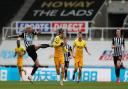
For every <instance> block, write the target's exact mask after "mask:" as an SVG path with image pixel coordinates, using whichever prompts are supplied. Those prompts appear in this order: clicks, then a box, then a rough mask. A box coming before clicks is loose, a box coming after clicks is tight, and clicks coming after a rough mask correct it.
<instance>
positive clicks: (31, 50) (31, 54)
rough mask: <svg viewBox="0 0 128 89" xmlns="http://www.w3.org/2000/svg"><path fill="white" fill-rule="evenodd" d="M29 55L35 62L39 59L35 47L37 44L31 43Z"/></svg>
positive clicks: (28, 50)
mask: <svg viewBox="0 0 128 89" xmlns="http://www.w3.org/2000/svg"><path fill="white" fill-rule="evenodd" d="M26 51H27V53H28V55H29V56H30V57H31V58H32V60H33V61H34V62H35V61H36V59H37V53H36V49H35V45H30V46H28V47H27V49H26Z"/></svg>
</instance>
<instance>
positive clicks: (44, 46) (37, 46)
mask: <svg viewBox="0 0 128 89" xmlns="http://www.w3.org/2000/svg"><path fill="white" fill-rule="evenodd" d="M47 47H51V46H50V45H49V44H40V45H35V49H36V51H37V50H38V49H40V48H47Z"/></svg>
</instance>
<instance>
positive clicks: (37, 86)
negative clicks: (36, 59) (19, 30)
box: [0, 81, 128, 89]
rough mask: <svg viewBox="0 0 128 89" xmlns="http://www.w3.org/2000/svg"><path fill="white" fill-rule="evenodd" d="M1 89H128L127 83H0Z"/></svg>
mask: <svg viewBox="0 0 128 89" xmlns="http://www.w3.org/2000/svg"><path fill="white" fill-rule="evenodd" d="M0 89H128V84H127V83H120V84H116V83H113V82H109V83H108V82H80V83H79V84H77V83H76V82H65V83H64V86H60V85H59V83H58V82H34V84H31V83H30V82H18V81H12V82H0Z"/></svg>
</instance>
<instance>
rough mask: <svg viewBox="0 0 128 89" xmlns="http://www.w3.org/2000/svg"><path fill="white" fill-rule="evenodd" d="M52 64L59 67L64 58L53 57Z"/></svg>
mask: <svg viewBox="0 0 128 89" xmlns="http://www.w3.org/2000/svg"><path fill="white" fill-rule="evenodd" d="M54 62H55V66H56V67H60V65H62V64H64V57H54Z"/></svg>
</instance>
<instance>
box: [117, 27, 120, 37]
mask: <svg viewBox="0 0 128 89" xmlns="http://www.w3.org/2000/svg"><path fill="white" fill-rule="evenodd" d="M116 36H117V37H120V36H121V29H120V28H118V29H117V30H116Z"/></svg>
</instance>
